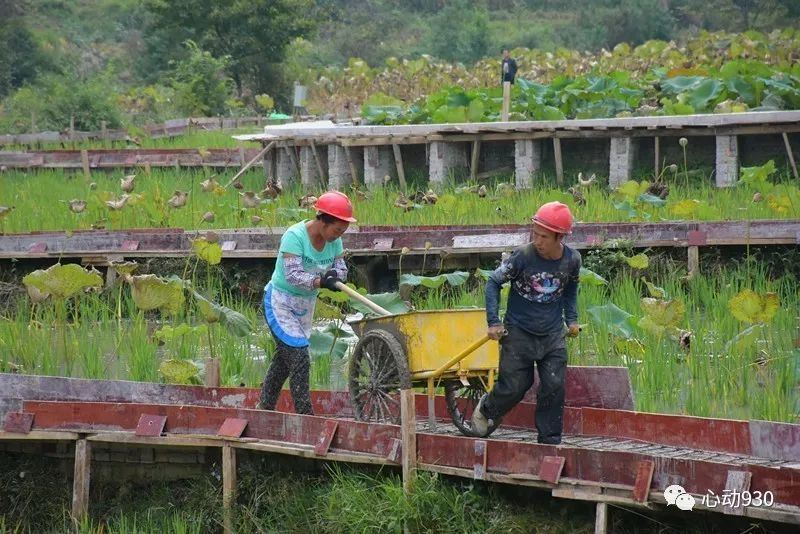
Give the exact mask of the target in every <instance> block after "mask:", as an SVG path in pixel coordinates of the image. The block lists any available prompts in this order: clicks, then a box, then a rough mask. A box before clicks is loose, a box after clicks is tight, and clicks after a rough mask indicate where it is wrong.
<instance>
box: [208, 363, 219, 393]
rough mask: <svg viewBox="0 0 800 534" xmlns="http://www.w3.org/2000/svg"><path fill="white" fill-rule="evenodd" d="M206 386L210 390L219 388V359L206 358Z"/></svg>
mask: <svg viewBox="0 0 800 534" xmlns="http://www.w3.org/2000/svg"><path fill="white" fill-rule="evenodd" d="M205 385H206V387H209V388H218V387H219V358H206V379H205Z"/></svg>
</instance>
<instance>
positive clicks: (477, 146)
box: [469, 137, 481, 181]
mask: <svg viewBox="0 0 800 534" xmlns="http://www.w3.org/2000/svg"><path fill="white" fill-rule="evenodd" d="M480 157H481V138H480V137H476V138H475V140H474V141H473V142H472V158H471V159H470V162H469V179H470V180H472V181H475V180H477V179H478V162H479V161H480Z"/></svg>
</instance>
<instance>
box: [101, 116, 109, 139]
mask: <svg viewBox="0 0 800 534" xmlns="http://www.w3.org/2000/svg"><path fill="white" fill-rule="evenodd" d="M107 137H108V123H107V122H106V121H100V139H102V140H103V141H105V140H106V138H107Z"/></svg>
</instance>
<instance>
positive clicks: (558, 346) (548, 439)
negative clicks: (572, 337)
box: [536, 334, 567, 445]
mask: <svg viewBox="0 0 800 534" xmlns="http://www.w3.org/2000/svg"><path fill="white" fill-rule="evenodd" d="M548 343H549V349H548V350H547V351H546V352H545V354H544V357H543V358H542V359H541V360H539V361H538V362H537V367H538V369H539V391H538V392H537V395H536V431H537V432H538V434H539V437H538V441H539V443H549V444H554V445H557V444H559V443H561V432H562V430H563V426H564V389H565V388H564V380H565V377H566V372H567V349H566V344H565V341H564V338H563V336H562V335H560V334H558V335H554V336H552V339H550V340H548Z"/></svg>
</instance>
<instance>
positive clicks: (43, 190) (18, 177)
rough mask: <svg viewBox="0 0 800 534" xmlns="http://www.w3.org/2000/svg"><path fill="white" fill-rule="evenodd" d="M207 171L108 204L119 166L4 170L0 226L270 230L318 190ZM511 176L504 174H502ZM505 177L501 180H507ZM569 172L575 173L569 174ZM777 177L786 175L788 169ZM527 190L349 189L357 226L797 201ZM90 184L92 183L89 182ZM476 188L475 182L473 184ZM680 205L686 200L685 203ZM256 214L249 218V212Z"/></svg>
mask: <svg viewBox="0 0 800 534" xmlns="http://www.w3.org/2000/svg"><path fill="white" fill-rule="evenodd" d="M233 174H234V171H227V172H226V173H225V174H222V175H220V176H217V178H216V180H217V181H218V182H219V183H221V184H223V185H224V184H226V183H227V182H228V181H229V179H230V178H232V177H233ZM210 175H211V171H209V170H205V171H190V170H177V171H176V170H174V169H169V170H165V169H158V170H153V171H152V173H151V175H149V176H147V175H145V174H144V172H139V173H138V174H137V178H136V186H135V189H134V192H133V196H132V197H131V198H130V199H129V201H128V203H127V205H126V206H125V207H124V208H123V209H121V210H119V211H113V210H111V209H109V208H108V207H107V206H106V204H105V202H106V201H111V200H115V199H118V198H119V197H120V195H121V194H122V191H121V190H120V178H121V177H122V173H112V174H101V173H94V174H93V178H92V180H93V181H92V182H89V181H88V180H86V179H84V178H83V177H82V176H81V175H77V174H71V173H65V172H61V171H36V172H22V171H18V170H15V171H9V172H6V173H5V174H4V176H3V180H0V206H13V207H14V208H15V209H14V210H13V211H11V212H10V213H8V214H6V215H5V216H4V217H3V218H0V233H3V232H6V233H17V232H34V231H62V230H86V229H91V228H105V229H107V230H119V229H124V228H184V229H187V230H198V229H199V230H202V229H208V228H251V227H260V228H271V227H285V226H288V225H290V224H292V223H293V222H296V221H297V220H300V219H302V218H307V217H311V216H312V215H313V212H312V211H311V210H299V209H298V199H299V198H300V197H302V196H303V195H304V194H305V193H307V192H310V193H313V194H316V195H319V194H320V193H321V192H322V191H321V190H317V189H318V188H314V189H313V190H311V191H305V190H303V189H302V188H301V187H300V186H299V185H295V186H293V187H288V188H287V190H285V191H284V193H283V194H282V195H281V196H279V197H278V198H277V199H276V200H275V201H272V202H265V203H263V204H262V205H261V206H259V207H257V208H253V209H248V208H245V207H244V206H243V204H242V200H241V196H240V193H241V192H240V191H237V190H236V189H234V188H233V187H230V188H228V189H227V190H226V191H224V192H222V193H220V194H216V193H205V192H203V191H202V189H201V187H200V182H201V181H203V180H205V179H207V178H208V177H209V176H210ZM508 180H510V179H508ZM508 180H507V181H508ZM573 180H574V178H573ZM779 181H786V182H787V184H791V182H789V181H788V176H784V177H781V178H780V179H779ZM242 183H243V185H244V189H245V190H252V191H255V192H258V191H260V190H261V189H262V188H263V187H264V178H263V175H262V173H261V172H260V171H256V170H253V171H250V172H249V173H247V174H246V175H245V176H244V177H243V178H242ZM548 183H549V182H548V181H547V180H543V182H542V186H541V187H538V188H537V189H535V190H525V191H520V192H514V191H513V188H511V189H510V190H509V189H505V188H504V186H500V188H499V189H496V187H495V185H494V184H489V187H488V195H487V196H486V197H485V198H481V197H479V196H478V195H477V194H475V193H474V192H470V191H465V190H464V189H465V187H464V186H463V185H462V186H459V187H455V186H452V185H451V186H448V187H446V188H445V189H444V191H441V192H440V193H439V200H438V202H437V203H436V204H435V205H419V204H417V205H416V206H417V207H416V208H414V209H411V210H410V211H404V210H403V209H401V208H398V207H395V201H396V200H397V198H398V195H399V192H398V191H397V190H396V189H394V188H393V187H391V186H390V187H387V188H384V189H380V188H378V189H376V190H374V191H371V192H369V194H368V198H366V199H362V198H359V196H358V195H354V194H351V196H352V197H353V200H354V206H355V216H356V218H357V219H358V220H359V224H360V225H441V224H453V222H454V221H469V223H470V224H526V223H528V222H529V220H530V216H531V214H532V213H533V211H534V210H535V208H536V207H537V206H539V205H540V204H542V203H544V202H547V201H551V200H561V201H563V202H566V203H567V204H570V205H571V207H572V209H573V212H574V214H575V216H576V219H577V220H578V221H585V222H642V221H651V222H660V221H677V220H756V219H790V218H798V217H800V202H796V203H792V204H790V206H789V207H788V208H786V209H782V210H780V211H779V210H777V209H773V207H771V205H770V203H769V202H768V201H767V200H764V201H761V202H753V190H751V189H749V188H747V187H744V186H740V187H732V188H726V189H717V188H715V187H713V186H712V182H711V180H710V179H702V180H699V179H695V181H694V182H691V183H690V184H689V185H688V187H687V185H686V184H685V182H684V180H683V177H681V176H678V177H677V178H676V179H675V180H674V182H670V183H669V185H670V188H671V192H670V195H669V197H668V199H667V205H666V206H664V207H654V206H652V205H649V204H646V203H636V204H635V205H634V206H633V211H629V210H628V209H627V208H626V209H618V208H616V207H615V206H614V204H615V202H617V199H615V198H614V197H612V195H610V194H609V193H608V192H607V191H606V190H605V188H603V187H601V186H599V185H594V186H591V187H589V188H588V189H586V190H585V191H584V196H585V198H586V205H585V206H582V205H581V206H579V205H576V204H575V201H574V200H573V198H572V196H571V195H570V194H568V193H565V192H564V190H565V189H566V186H565V187H563V188H556V187H554V186H552V185H548ZM92 184H94V185H92ZM788 188H789V190H790V191H792V192H793V193H792V195H793V196H794V197H798V198H800V196H799V195H800V191H798V189H797V187H796V186H794V185H789V186H788ZM475 189H477V187H475ZM176 190H181V191H187V192H188V193H189V197H188V198H189V200H188V202H186V205H185V206H184V207H182V208H177V209H176V208H172V207H170V206H169V205H168V204H167V201H168V199H169V198H170V197H171V196H172V195H173V192H174V191H176ZM72 199H79V200H84V201H86V202H87V206H86V209H85V211H83V212H82V213H77V214H76V213H73V212H71V211H70V209H69V205H68V201H70V200H72ZM688 199H694V200H697V201H698V202H697V203H695V205H696V206H697V209H696V210H695V211H694V212H691V213H687V214H683V213H682V212H681V211H680V206H681V205H680V204H679V202H680V201H681V200H688ZM684 207H685V206H684ZM206 212H212V213H213V214H214V221H213V222H211V223H207V222H204V221H203V215H204V214H205V213H206ZM256 215H257V216H258V217H260V219H261V220H260V221H259V222H257V223H254V222H253V221H252V217H253V216H256Z"/></svg>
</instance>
